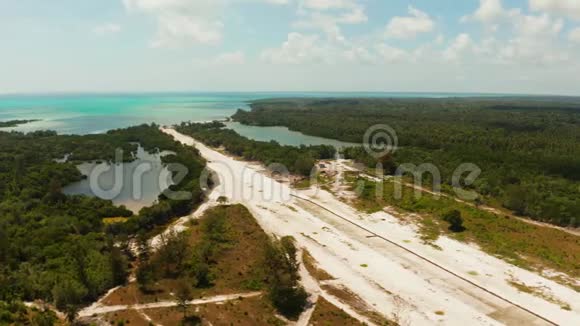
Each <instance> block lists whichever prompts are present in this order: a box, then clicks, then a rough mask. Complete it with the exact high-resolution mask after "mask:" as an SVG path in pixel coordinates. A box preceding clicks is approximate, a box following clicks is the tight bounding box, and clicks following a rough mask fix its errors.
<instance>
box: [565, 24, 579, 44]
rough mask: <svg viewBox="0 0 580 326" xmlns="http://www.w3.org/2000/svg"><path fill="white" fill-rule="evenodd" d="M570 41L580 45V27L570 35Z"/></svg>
mask: <svg viewBox="0 0 580 326" xmlns="http://www.w3.org/2000/svg"><path fill="white" fill-rule="evenodd" d="M568 40H570V41H572V42H574V43H580V27H576V28H574V29H573V30H571V31H570V33H568Z"/></svg>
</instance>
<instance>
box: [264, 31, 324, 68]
mask: <svg viewBox="0 0 580 326" xmlns="http://www.w3.org/2000/svg"><path fill="white" fill-rule="evenodd" d="M319 40H320V39H319V37H318V36H317V35H304V34H301V33H296V32H292V33H290V34H288V39H287V40H286V41H285V42H284V43H283V44H282V46H281V47H279V48H271V49H266V50H264V51H263V52H262V55H261V57H262V59H263V60H265V61H266V62H270V63H275V64H302V63H312V62H324V61H327V60H329V59H330V54H329V52H328V50H327V49H325V48H324V46H323V45H321V44H320V42H319Z"/></svg>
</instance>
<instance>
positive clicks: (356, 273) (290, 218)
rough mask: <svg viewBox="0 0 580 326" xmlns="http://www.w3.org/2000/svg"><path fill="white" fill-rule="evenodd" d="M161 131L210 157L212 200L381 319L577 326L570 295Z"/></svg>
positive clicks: (460, 246) (576, 304) (579, 318)
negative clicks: (287, 242)
mask: <svg viewBox="0 0 580 326" xmlns="http://www.w3.org/2000/svg"><path fill="white" fill-rule="evenodd" d="M163 131H164V132H166V133H168V134H170V135H172V136H173V137H174V138H175V139H177V140H179V141H181V142H182V143H184V144H187V145H191V146H195V147H197V149H198V150H199V151H200V152H201V154H202V156H203V157H204V158H206V159H207V160H208V167H209V168H210V169H211V170H213V171H214V172H215V173H217V175H218V176H219V179H220V184H219V186H218V187H217V188H216V189H215V190H214V191H213V192H212V194H211V196H212V197H216V198H217V197H219V196H225V197H227V198H228V199H229V201H230V202H231V203H241V204H243V205H245V206H246V207H248V209H249V210H250V211H251V212H252V214H253V215H254V216H255V217H256V219H257V221H258V223H259V224H260V225H261V226H262V228H263V229H264V230H265V231H266V232H268V233H272V234H275V235H277V236H286V235H290V236H293V237H294V238H296V240H297V242H298V244H299V245H300V246H301V247H303V248H306V249H307V250H308V251H309V252H310V254H311V255H312V256H313V257H314V258H315V259H316V260H317V261H318V262H319V264H320V266H321V267H322V268H323V269H325V270H326V271H327V272H328V273H330V274H331V275H332V276H333V277H335V278H336V279H337V280H336V282H337V283H340V284H341V285H343V286H345V287H346V288H348V289H350V290H351V291H352V292H354V293H356V294H357V295H358V296H360V298H361V299H362V300H364V301H365V302H366V303H367V304H368V305H369V306H371V307H373V308H374V309H376V310H377V311H378V312H380V313H382V314H383V315H385V316H387V317H389V316H391V314H392V313H393V312H394V311H404V316H402V317H403V320H404V321H406V322H408V323H409V324H412V325H432V324H437V323H439V324H445V325H466V324H468V325H501V324H508V325H516V324H525V325H550V324H558V325H579V324H580V314H579V311H580V300H579V299H580V296H579V295H578V293H577V292H575V291H574V290H572V289H569V288H567V287H564V286H562V285H559V284H557V283H555V282H553V281H550V280H548V279H546V278H543V277H541V276H539V275H537V274H534V273H531V272H528V271H526V270H523V269H520V268H517V267H515V266H512V265H510V264H508V263H506V262H504V261H502V260H500V259H497V258H494V257H491V256H489V255H487V254H485V253H484V252H482V251H481V250H478V249H477V248H475V247H473V246H470V245H467V244H464V243H460V242H457V241H455V240H452V239H449V238H446V237H442V238H440V239H439V240H438V241H437V245H438V246H440V247H441V248H442V250H436V249H434V248H433V247H431V246H429V245H425V244H423V243H422V242H421V241H420V240H419V237H420V236H419V234H418V233H417V232H416V229H415V228H414V227H413V226H412V225H401V224H400V222H399V221H398V220H397V219H396V218H395V217H393V216H391V215H389V214H387V213H384V212H381V213H377V214H373V215H367V214H363V213H360V212H357V211H356V210H354V209H353V208H352V207H350V206H348V205H346V204H344V203H342V202H341V201H339V200H338V199H336V198H335V197H334V196H333V195H332V194H330V193H328V192H325V191H320V190H318V191H316V190H306V191H297V190H294V189H292V188H291V187H290V186H289V185H288V184H284V183H280V182H278V181H276V180H274V179H273V178H271V177H269V176H268V175H267V174H266V173H264V171H263V168H262V167H261V166H259V165H255V164H251V163H248V162H243V161H238V160H235V159H233V158H231V157H229V156H226V155H223V154H221V153H219V152H217V151H215V150H213V149H210V148H208V147H206V146H204V145H203V144H200V143H198V142H195V141H194V140H193V139H192V138H191V137H188V136H185V135H182V134H180V133H178V132H176V131H175V130H172V129H163ZM213 199H214V200H215V198H213ZM353 222H354V223H353ZM357 225H359V226H357ZM360 226H362V227H364V228H365V229H368V230H372V232H373V233H374V234H379V235H380V237H377V236H374V235H373V234H370V233H369V232H368V231H365V229H363V228H361V227H360ZM382 238H386V239H389V240H390V241H391V242H393V243H395V244H396V245H393V243H390V242H387V241H384V240H383V239H382ZM402 248H404V249H402ZM409 251H411V252H413V253H414V254H411V253H409ZM417 255H420V256H421V257H425V258H426V259H428V260H431V261H434V262H437V264H439V265H440V266H442V267H443V268H444V269H441V268H438V267H436V266H434V265H433V264H431V263H428V262H426V261H425V260H423V259H418V258H417ZM446 270H447V271H446ZM448 271H451V272H452V273H449V272H448ZM456 275H460V276H461V277H457V276H456ZM466 280H468V282H466ZM509 281H517V282H519V283H522V284H526V285H528V286H533V287H535V288H539V289H542V291H543V293H544V295H543V298H542V297H539V296H535V295H532V294H528V293H523V292H519V291H518V290H517V289H516V288H514V287H513V286H511V285H510V284H509V283H508V282H509ZM474 284H475V285H474ZM482 288H483V289H485V290H482ZM497 295H499V296H500V297H501V298H498V296H497ZM395 298H400V299H402V303H401V300H400V299H395ZM546 298H550V300H546ZM401 305H403V306H404V307H401ZM518 306H519V307H521V308H519V307H518ZM563 307H566V309H563ZM522 308H523V309H522ZM568 309H569V310H568ZM526 310H528V311H526ZM529 311H531V312H533V313H530V312H529ZM534 314H536V315H534Z"/></svg>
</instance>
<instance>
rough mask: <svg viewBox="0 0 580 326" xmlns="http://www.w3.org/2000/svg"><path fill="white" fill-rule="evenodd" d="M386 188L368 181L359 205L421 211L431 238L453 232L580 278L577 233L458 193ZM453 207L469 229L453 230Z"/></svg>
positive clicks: (523, 263)
mask: <svg viewBox="0 0 580 326" xmlns="http://www.w3.org/2000/svg"><path fill="white" fill-rule="evenodd" d="M382 188H383V189H382V193H380V194H381V196H380V197H377V196H376V191H377V184H376V183H374V182H370V181H368V180H365V183H364V188H363V189H362V191H361V193H360V195H359V199H358V203H357V206H359V207H367V208H377V207H380V209H382V207H385V206H393V207H397V208H399V209H402V210H405V211H408V212H413V213H417V214H419V215H420V216H421V218H422V221H421V223H420V229H421V233H422V234H423V237H424V240H426V241H432V240H433V239H435V237H437V236H439V235H440V234H448V235H449V236H451V237H454V238H455V239H457V240H459V241H465V242H473V243H475V244H477V245H478V246H479V247H480V248H481V249H482V250H484V251H486V252H488V253H490V254H492V255H494V256H497V257H501V258H503V259H504V260H506V261H508V262H510V263H512V264H514V265H517V266H520V267H523V268H527V269H540V270H541V269H543V268H546V267H547V268H550V269H553V270H556V271H559V272H563V273H566V274H568V275H569V276H571V277H573V278H578V277H580V240H579V239H578V237H577V236H574V235H571V234H568V233H566V232H563V231H560V230H557V229H553V228H547V227H541V226H536V225H532V224H529V223H525V222H523V221H520V220H517V219H512V218H506V217H504V216H498V215H496V214H493V213H491V212H487V211H483V210H480V209H478V208H476V207H472V206H470V205H467V204H464V203H459V202H456V201H455V200H454V199H452V198H446V197H436V196H434V195H431V194H428V193H422V196H421V197H420V198H417V197H416V196H415V194H414V189H411V188H410V187H407V186H403V187H402V192H401V194H402V196H401V197H400V198H399V199H397V197H396V196H395V185H394V183H393V181H392V180H386V181H385V183H384V186H383V187H382ZM452 209H455V210H458V211H459V212H461V216H462V218H463V220H464V227H465V231H464V232H461V233H457V234H455V233H454V234H452V233H450V232H449V231H448V224H447V223H446V222H443V221H442V220H441V216H443V215H444V214H445V212H448V211H449V210H452ZM576 289H577V287H576ZM577 290H578V289H577Z"/></svg>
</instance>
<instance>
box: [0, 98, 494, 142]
mask: <svg viewBox="0 0 580 326" xmlns="http://www.w3.org/2000/svg"><path fill="white" fill-rule="evenodd" d="M485 95H490V94H450V93H285V92H284V93H191V94H99V95H94V94H85V95H81V94H71V95H3V96H0V121H7V120H14V119H26V120H31V119H41V121H37V122H33V123H29V124H24V125H20V126H18V127H15V128H2V129H0V130H5V131H7V130H16V131H23V132H28V131H34V130H56V131H57V132H58V133H60V134H91V133H103V132H106V131H107V130H110V129H116V128H124V127H128V126H132V125H137V124H142V123H151V122H155V123H158V124H162V125H169V124H175V123H179V122H182V121H211V120H216V119H225V118H227V117H229V116H231V115H232V114H233V113H235V111H236V110H237V109H239V108H241V109H248V101H251V100H256V99H264V98H275V97H465V96H485ZM231 127H232V128H233V129H235V130H236V131H238V132H239V133H240V134H242V135H244V136H246V137H249V138H253V139H257V140H272V139H273V140H276V141H278V142H280V143H282V144H287V145H299V144H306V145H309V144H334V142H333V141H329V140H324V139H321V138H318V137H309V136H305V135H302V134H300V133H294V132H290V131H288V130H287V129H285V128H260V127H247V126H240V125H236V124H233V125H232V126H231Z"/></svg>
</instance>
